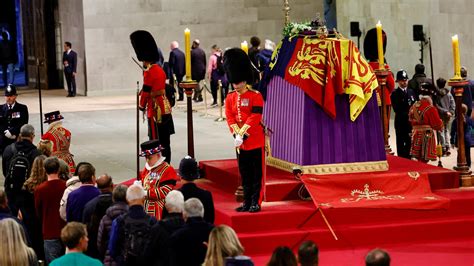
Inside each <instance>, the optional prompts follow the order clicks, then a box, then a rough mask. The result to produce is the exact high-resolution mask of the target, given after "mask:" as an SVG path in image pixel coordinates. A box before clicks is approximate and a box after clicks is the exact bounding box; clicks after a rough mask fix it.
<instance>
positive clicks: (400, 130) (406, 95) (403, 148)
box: [390, 87, 417, 158]
mask: <svg viewBox="0 0 474 266" xmlns="http://www.w3.org/2000/svg"><path fill="white" fill-rule="evenodd" d="M390 100H391V101H392V107H393V111H394V112H395V134H396V138H397V155H398V156H400V157H404V158H410V147H411V137H410V133H411V129H412V127H411V124H410V121H409V120H408V113H409V111H410V107H411V106H412V105H413V104H414V103H415V101H417V100H416V94H415V92H414V91H413V90H412V89H410V88H407V89H406V92H404V91H403V90H402V89H400V87H398V88H397V89H395V90H394V91H393V92H392V94H391V95H390Z"/></svg>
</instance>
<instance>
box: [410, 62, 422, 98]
mask: <svg viewBox="0 0 474 266" xmlns="http://www.w3.org/2000/svg"><path fill="white" fill-rule="evenodd" d="M425 79H426V74H425V66H424V65H423V64H416V65H415V74H414V75H413V77H412V78H411V79H410V80H409V81H408V88H410V89H412V90H413V91H414V92H415V95H416V100H419V99H420V95H421V86H420V85H421V83H422V82H424V80H425Z"/></svg>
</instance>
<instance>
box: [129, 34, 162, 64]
mask: <svg viewBox="0 0 474 266" xmlns="http://www.w3.org/2000/svg"><path fill="white" fill-rule="evenodd" d="M130 41H131V42H132V46H133V49H134V50H135V53H136V54H137V58H138V61H142V62H143V61H149V62H156V61H159V60H160V52H159V51H158V46H156V42H155V39H154V38H153V36H152V35H151V34H150V33H149V32H148V31H144V30H137V31H135V32H133V33H132V34H130Z"/></svg>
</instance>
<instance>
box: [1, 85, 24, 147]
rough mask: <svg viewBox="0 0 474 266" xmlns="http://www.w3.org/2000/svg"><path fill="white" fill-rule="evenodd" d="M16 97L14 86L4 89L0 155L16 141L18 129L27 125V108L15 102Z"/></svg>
mask: <svg viewBox="0 0 474 266" xmlns="http://www.w3.org/2000/svg"><path fill="white" fill-rule="evenodd" d="M17 95H18V94H17V92H16V87H15V85H13V84H9V85H8V86H7V87H6V88H5V104H2V105H0V149H1V150H0V154H2V153H3V150H4V149H5V147H6V146H8V145H10V144H11V143H13V142H15V141H16V139H17V137H18V135H19V133H20V128H21V127H22V126H23V125H25V124H28V115H29V114H28V107H27V106H26V105H24V104H21V103H18V102H17V101H16V97H17Z"/></svg>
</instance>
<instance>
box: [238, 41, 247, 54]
mask: <svg viewBox="0 0 474 266" xmlns="http://www.w3.org/2000/svg"><path fill="white" fill-rule="evenodd" d="M240 49H242V50H244V52H245V53H246V54H248V53H249V45H248V44H247V41H243V42H242V43H240Z"/></svg>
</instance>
